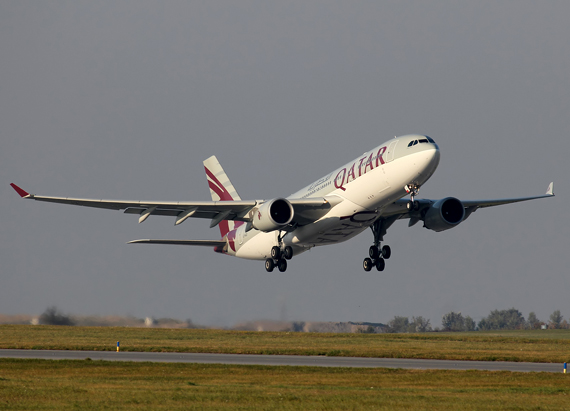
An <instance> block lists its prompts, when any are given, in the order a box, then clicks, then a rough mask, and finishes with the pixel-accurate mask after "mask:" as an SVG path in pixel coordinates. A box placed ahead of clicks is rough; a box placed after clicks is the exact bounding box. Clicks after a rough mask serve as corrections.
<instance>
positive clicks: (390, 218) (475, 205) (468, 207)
mask: <svg viewBox="0 0 570 411" xmlns="http://www.w3.org/2000/svg"><path fill="white" fill-rule="evenodd" d="M553 186H554V184H553V183H550V185H549V186H548V190H547V191H546V194H543V195H539V196H533V197H516V198H502V199H494V200H459V201H461V203H462V204H463V207H464V208H465V217H464V218H463V220H466V219H467V217H469V216H470V215H471V213H473V212H475V211H476V210H478V209H479V208H486V207H494V206H499V205H503V204H512V203H520V202H522V201H529V200H536V199H539V198H548V197H554V191H553ZM436 201H437V200H427V199H421V200H417V207H416V208H415V209H414V210H412V211H409V210H408V209H407V204H408V202H409V200H407V199H403V198H402V199H400V200H398V201H396V202H395V203H394V204H392V205H391V206H389V207H387V209H386V212H385V214H384V215H385V217H384V218H385V219H386V223H387V224H386V225H387V226H389V225H391V224H393V223H394V221H395V220H398V219H405V218H409V219H410V222H409V226H410V227H411V226H413V225H414V224H416V223H417V222H418V221H421V220H423V217H424V215H425V210H426V209H428V208H429V207H431V206H432V204H434V203H436Z"/></svg>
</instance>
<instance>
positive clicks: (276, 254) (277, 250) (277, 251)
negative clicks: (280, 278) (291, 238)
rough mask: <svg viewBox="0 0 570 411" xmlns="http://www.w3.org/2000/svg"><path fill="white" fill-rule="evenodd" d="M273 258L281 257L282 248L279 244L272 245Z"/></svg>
mask: <svg viewBox="0 0 570 411" xmlns="http://www.w3.org/2000/svg"><path fill="white" fill-rule="evenodd" d="M271 258H273V259H274V260H276V261H278V260H279V259H280V258H281V249H280V248H279V247H277V246H273V247H271Z"/></svg>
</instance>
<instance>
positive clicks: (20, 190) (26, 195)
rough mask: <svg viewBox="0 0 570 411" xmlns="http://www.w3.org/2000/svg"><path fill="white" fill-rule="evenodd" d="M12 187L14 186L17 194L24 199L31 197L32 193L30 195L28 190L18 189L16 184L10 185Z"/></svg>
mask: <svg viewBox="0 0 570 411" xmlns="http://www.w3.org/2000/svg"><path fill="white" fill-rule="evenodd" d="M10 185H11V186H12V188H13V189H14V190H16V192H17V193H18V194H19V195H20V197H22V198H24V197H28V196H29V195H30V193H28V192H27V191H26V190H24V189H22V188H20V187H18V186H17V185H16V184H14V183H10Z"/></svg>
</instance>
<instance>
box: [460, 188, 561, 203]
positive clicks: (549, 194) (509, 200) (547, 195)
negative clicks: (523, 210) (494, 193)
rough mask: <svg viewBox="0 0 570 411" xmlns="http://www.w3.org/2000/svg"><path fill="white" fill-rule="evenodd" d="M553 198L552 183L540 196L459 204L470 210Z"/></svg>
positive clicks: (472, 201) (471, 201)
mask: <svg viewBox="0 0 570 411" xmlns="http://www.w3.org/2000/svg"><path fill="white" fill-rule="evenodd" d="M553 196H554V183H550V185H549V186H548V190H547V191H546V194H543V195H541V196H534V197H518V198H504V199H499V200H470V201H461V202H462V203H463V205H464V206H465V208H466V209H472V208H485V207H494V206H498V205H503V204H512V203H520V202H521V201H529V200H536V199H537V198H546V197H553Z"/></svg>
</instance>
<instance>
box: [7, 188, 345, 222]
mask: <svg viewBox="0 0 570 411" xmlns="http://www.w3.org/2000/svg"><path fill="white" fill-rule="evenodd" d="M10 185H11V186H12V188H13V189H14V190H16V192H17V193H18V194H19V195H20V196H21V197H23V198H29V199H33V200H36V201H45V202H49V203H59V204H70V205H77V206H83V207H94V208H104V209H109V210H124V212H125V213H127V214H138V215H139V223H142V222H143V221H145V220H146V219H147V218H148V217H149V216H150V215H167V216H174V217H176V221H175V224H176V225H178V224H181V223H183V222H184V221H186V219H188V218H189V217H193V218H206V219H210V220H211V223H210V227H215V226H216V225H218V224H219V223H220V222H221V221H222V220H235V221H246V222H248V221H251V211H252V210H254V209H255V207H256V206H258V205H259V204H260V202H258V201H255V200H252V201H242V200H238V201H167V202H161V201H126V200H98V199H89V198H72V197H48V196H39V195H35V194H30V193H28V192H27V191H25V190H23V189H22V188H20V187H18V186H17V185H16V184H13V183H12V184H10ZM288 201H290V202H291V205H292V206H293V208H294V210H295V218H294V222H295V223H297V224H298V225H303V224H307V223H309V222H313V221H315V220H316V219H318V218H320V217H321V216H322V215H324V214H326V212H327V211H328V210H329V209H330V208H331V207H333V206H334V205H336V204H338V203H339V202H340V201H342V200H341V199H340V198H339V197H336V196H331V197H330V198H322V197H321V198H309V199H292V200H288Z"/></svg>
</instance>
